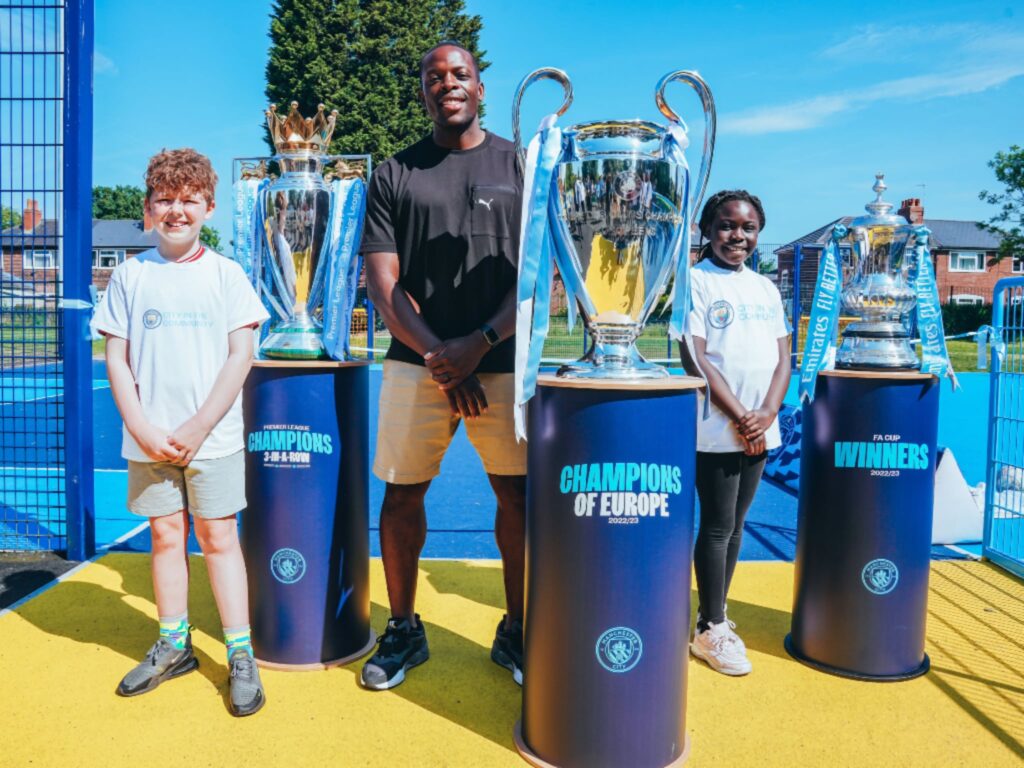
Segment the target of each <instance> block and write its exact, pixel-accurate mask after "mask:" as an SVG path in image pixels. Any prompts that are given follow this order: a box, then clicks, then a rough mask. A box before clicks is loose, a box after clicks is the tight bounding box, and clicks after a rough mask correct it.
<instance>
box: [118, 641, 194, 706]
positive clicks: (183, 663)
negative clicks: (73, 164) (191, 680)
mask: <svg viewBox="0 0 1024 768" xmlns="http://www.w3.org/2000/svg"><path fill="white" fill-rule="evenodd" d="M198 668H199V659H197V658H196V657H195V654H194V653H193V652H192V635H191V634H189V635H188V636H187V637H186V638H185V647H184V648H182V649H181V650H178V649H177V648H175V647H174V646H173V645H171V643H170V642H169V641H168V640H166V639H165V638H162V637H161V638H160V639H159V640H157V641H156V642H155V643H154V644H153V647H152V648H150V649H149V650H148V651H146V658H144V659H143V660H142V662H141V663H140V664H139V665H138V666H137V667H135V668H134V669H133V670H132V671H131V672H129V673H128V674H127V675H125V676H124V679H123V680H122V681H121V684H120V685H118V686H117V694H118V696H138V695H139V694H140V693H149V692H150V691H152V690H153V689H154V688H156V687H157V686H158V685H160V683H162V682H163V681H164V680H170V679H171V678H172V677H178V676H179V675H184V674H186V673H188V672H191V671H192V670H193V669H198Z"/></svg>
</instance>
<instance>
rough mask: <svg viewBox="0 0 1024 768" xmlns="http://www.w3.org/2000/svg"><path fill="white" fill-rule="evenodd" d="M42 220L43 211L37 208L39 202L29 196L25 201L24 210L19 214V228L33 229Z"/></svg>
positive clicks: (26, 230)
mask: <svg viewBox="0 0 1024 768" xmlns="http://www.w3.org/2000/svg"><path fill="white" fill-rule="evenodd" d="M42 220H43V212H42V211H41V210H39V203H37V202H36V201H35V200H32V199H31V198H30V199H28V200H26V201H25V211H24V213H23V214H22V216H21V228H22V229H23V230H24V231H25V232H29V231H30V230H33V229H35V228H36V227H38V226H39V224H40V223H41V222H42Z"/></svg>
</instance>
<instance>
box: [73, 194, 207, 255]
mask: <svg viewBox="0 0 1024 768" xmlns="http://www.w3.org/2000/svg"><path fill="white" fill-rule="evenodd" d="M145 199H146V190H144V189H143V188H142V187H134V186H131V185H128V184H121V185H118V186H116V187H93V188H92V216H93V218H94V219H132V220H133V221H138V220H139V219H141V218H142V215H143V211H142V204H143V201H144V200H145ZM199 242H201V243H202V244H203V245H205V246H206V247H207V248H212V249H213V250H215V251H220V247H221V242H220V232H218V231H217V230H216V229H214V228H213V227H210V226H207V225H206V224H204V225H203V228H202V230H201V231H200V233H199Z"/></svg>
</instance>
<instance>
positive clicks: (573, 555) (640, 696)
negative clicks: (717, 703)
mask: <svg viewBox="0 0 1024 768" xmlns="http://www.w3.org/2000/svg"><path fill="white" fill-rule="evenodd" d="M659 383H660V384H661V385H662V386H664V388H663V389H637V388H618V389H612V388H608V386H607V385H604V386H602V387H601V388H586V389H584V388H569V387H566V386H564V385H562V384H559V383H557V382H550V381H548V382H547V383H545V382H544V380H543V378H542V381H541V384H540V386H538V387H537V394H536V396H535V397H534V399H533V400H531V401H530V405H529V421H528V434H529V438H530V439H529V457H528V462H529V471H528V475H527V502H526V503H527V568H526V570H527V594H526V647H525V664H524V666H525V669H526V678H525V681H524V685H523V720H522V724H521V729H520V730H518V731H517V737H516V741H517V746H518V747H519V749H520V751H521V752H522V753H523V756H524V757H525V758H526V759H527V760H528V761H530V762H533V763H534V764H536V765H556V766H562V767H563V768H575V767H576V766H586V767H587V768H600V767H601V766H630V768H664V766H667V765H672V764H680V763H681V762H682V761H683V760H685V757H686V752H687V749H688V742H687V737H686V664H687V646H688V640H689V628H690V563H691V555H692V548H693V511H694V509H693V508H694V490H693V489H694V469H695V446H696V412H697V406H696V390H695V389H693V388H689V389H679V388H678V387H679V386H681V385H682V386H690V387H692V386H693V380H685V381H683V382H680V380H678V379H675V380H666V381H665V382H659ZM673 386H674V387H676V388H672V387H673ZM641 497H643V498H641ZM652 510H653V512H652Z"/></svg>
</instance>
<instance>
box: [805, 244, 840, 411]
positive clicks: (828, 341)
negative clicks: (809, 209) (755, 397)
mask: <svg viewBox="0 0 1024 768" xmlns="http://www.w3.org/2000/svg"><path fill="white" fill-rule="evenodd" d="M847 231H848V230H847V228H846V227H845V226H844V225H842V224H836V225H835V226H834V227H833V228H832V235H831V237H829V240H828V245H826V246H825V250H824V251H823V252H822V254H821V262H820V263H819V264H818V282H817V283H816V284H815V286H814V302H813V303H812V304H811V316H810V322H809V323H808V325H807V341H806V342H805V343H804V359H803V362H802V363H801V365H800V385H799V393H800V401H801V402H803V401H804V400H814V384H815V382H816V381H817V380H818V372H819V371H822V370H827V369H828V367H829V366H830V365H831V360H832V355H831V354H830V350H831V349H832V347H833V346H834V343H835V342H834V340H835V335H836V328H837V325H838V322H839V292H840V290H841V289H842V271H841V269H840V267H839V241H840V240H842V239H843V238H844V237H846V233H847ZM797 289H798V290H799V286H797ZM797 319H799V318H797Z"/></svg>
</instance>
